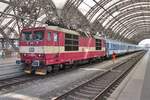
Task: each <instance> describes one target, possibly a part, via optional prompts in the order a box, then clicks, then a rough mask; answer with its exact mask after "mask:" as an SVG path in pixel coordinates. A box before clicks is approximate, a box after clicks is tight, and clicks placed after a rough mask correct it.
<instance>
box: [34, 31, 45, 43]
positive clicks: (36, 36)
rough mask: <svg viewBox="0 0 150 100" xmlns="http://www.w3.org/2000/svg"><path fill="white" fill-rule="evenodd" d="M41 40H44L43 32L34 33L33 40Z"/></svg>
mask: <svg viewBox="0 0 150 100" xmlns="http://www.w3.org/2000/svg"><path fill="white" fill-rule="evenodd" d="M43 39H44V32H43V31H35V32H34V37H33V40H36V41H40V40H43Z"/></svg>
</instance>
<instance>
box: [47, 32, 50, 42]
mask: <svg viewBox="0 0 150 100" xmlns="http://www.w3.org/2000/svg"><path fill="white" fill-rule="evenodd" d="M47 40H48V41H50V40H51V32H48V37H47Z"/></svg>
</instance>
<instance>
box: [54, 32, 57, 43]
mask: <svg viewBox="0 0 150 100" xmlns="http://www.w3.org/2000/svg"><path fill="white" fill-rule="evenodd" d="M54 41H55V42H57V41H58V33H56V32H55V33H54Z"/></svg>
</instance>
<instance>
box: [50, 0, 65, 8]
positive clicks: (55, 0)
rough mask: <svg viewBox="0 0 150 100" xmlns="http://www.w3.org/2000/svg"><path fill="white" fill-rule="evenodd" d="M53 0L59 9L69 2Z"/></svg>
mask: <svg viewBox="0 0 150 100" xmlns="http://www.w3.org/2000/svg"><path fill="white" fill-rule="evenodd" d="M52 1H53V3H54V4H55V6H56V8H58V9H62V8H63V7H64V5H65V4H66V2H67V0H52Z"/></svg>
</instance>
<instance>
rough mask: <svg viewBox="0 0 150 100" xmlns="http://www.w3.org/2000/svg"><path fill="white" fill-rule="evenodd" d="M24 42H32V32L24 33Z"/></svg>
mask: <svg viewBox="0 0 150 100" xmlns="http://www.w3.org/2000/svg"><path fill="white" fill-rule="evenodd" d="M22 40H23V41H30V40H32V32H22Z"/></svg>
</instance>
